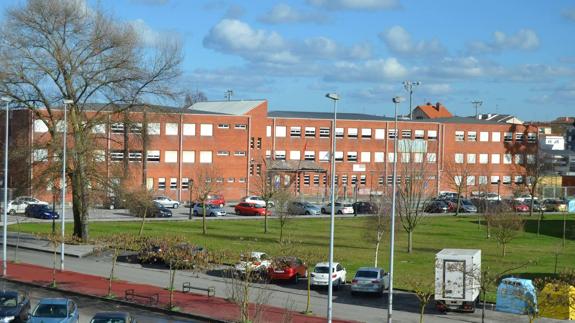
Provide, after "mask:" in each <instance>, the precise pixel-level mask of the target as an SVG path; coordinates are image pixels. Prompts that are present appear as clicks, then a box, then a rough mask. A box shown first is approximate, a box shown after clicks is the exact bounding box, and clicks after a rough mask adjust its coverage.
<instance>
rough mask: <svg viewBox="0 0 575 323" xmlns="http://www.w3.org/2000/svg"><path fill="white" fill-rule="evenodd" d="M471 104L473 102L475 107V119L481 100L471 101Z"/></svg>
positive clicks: (481, 103)
mask: <svg viewBox="0 0 575 323" xmlns="http://www.w3.org/2000/svg"><path fill="white" fill-rule="evenodd" d="M471 104H473V106H474V107H475V119H477V118H478V117H479V113H478V111H479V107H480V106H482V105H483V101H478V100H475V101H472V102H471Z"/></svg>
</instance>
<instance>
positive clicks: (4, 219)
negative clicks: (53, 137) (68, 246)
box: [2, 96, 12, 277]
mask: <svg viewBox="0 0 575 323" xmlns="http://www.w3.org/2000/svg"><path fill="white" fill-rule="evenodd" d="M2 101H4V102H6V110H5V111H6V123H5V124H4V127H5V128H4V130H5V131H4V213H3V214H2V276H4V277H6V262H7V259H6V257H7V256H6V252H7V251H6V244H7V240H8V238H7V235H8V118H9V116H8V105H9V104H10V102H12V98H10V97H7V96H3V97H2Z"/></svg>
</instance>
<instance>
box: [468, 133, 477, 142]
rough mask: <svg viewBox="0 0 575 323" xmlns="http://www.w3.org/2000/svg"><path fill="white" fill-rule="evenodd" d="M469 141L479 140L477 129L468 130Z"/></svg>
mask: <svg viewBox="0 0 575 323" xmlns="http://www.w3.org/2000/svg"><path fill="white" fill-rule="evenodd" d="M467 141H477V132H476V131H468V132H467Z"/></svg>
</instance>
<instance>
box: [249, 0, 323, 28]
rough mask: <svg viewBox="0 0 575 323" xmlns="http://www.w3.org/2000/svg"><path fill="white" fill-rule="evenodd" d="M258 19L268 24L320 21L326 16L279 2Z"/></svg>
mask: <svg viewBox="0 0 575 323" xmlns="http://www.w3.org/2000/svg"><path fill="white" fill-rule="evenodd" d="M259 20H260V21H261V22H264V23H268V24H287V23H299V22H311V23H322V22H325V21H326V20H327V17H326V16H323V15H320V14H316V13H311V12H302V11H299V10H297V9H295V8H293V7H291V6H290V5H287V4H285V3H279V4H277V5H275V6H274V7H273V8H272V9H271V10H270V11H269V12H267V13H266V14H264V15H263V16H262V17H260V18H259Z"/></svg>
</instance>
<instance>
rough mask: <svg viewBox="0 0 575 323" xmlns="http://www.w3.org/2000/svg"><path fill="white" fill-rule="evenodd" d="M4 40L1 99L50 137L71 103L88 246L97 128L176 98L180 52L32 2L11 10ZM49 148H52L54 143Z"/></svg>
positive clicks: (94, 17)
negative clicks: (107, 117) (152, 102)
mask: <svg viewBox="0 0 575 323" xmlns="http://www.w3.org/2000/svg"><path fill="white" fill-rule="evenodd" d="M0 33H1V37H0V38H1V39H2V41H0V70H2V72H3V74H4V78H3V82H2V83H0V92H3V93H4V94H5V95H7V96H9V97H11V98H12V99H14V100H15V101H16V102H17V103H18V104H19V105H20V106H22V107H25V108H27V109H29V110H30V111H31V112H32V114H33V115H34V116H35V118H37V119H39V120H42V122H44V124H45V125H46V126H47V128H48V133H49V135H50V137H51V138H55V137H56V132H57V129H56V128H57V127H56V124H57V121H58V120H59V119H61V116H62V114H61V111H62V110H61V107H62V103H63V101H62V100H63V99H66V100H71V101H72V103H71V104H67V105H66V108H67V110H68V111H67V112H68V115H69V124H68V130H69V132H68V133H67V135H68V136H69V137H70V139H71V140H70V146H69V147H68V148H67V149H68V150H69V154H68V157H69V159H70V161H69V162H68V163H67V169H66V174H67V175H68V178H69V179H70V183H71V190H72V202H73V213H74V235H75V236H77V237H79V238H81V239H82V240H83V241H87V240H88V237H89V232H88V223H89V213H88V209H89V206H90V185H91V184H92V179H93V178H91V176H92V174H93V172H92V170H91V161H92V160H94V156H93V155H94V145H93V142H94V134H93V131H92V129H94V127H95V126H96V125H98V124H101V123H103V120H104V117H103V115H104V114H106V113H107V112H106V111H109V110H112V111H114V112H117V113H121V112H122V111H124V110H127V109H130V108H131V107H133V106H134V105H136V104H138V103H139V102H141V101H143V100H146V99H149V98H152V97H154V98H160V99H164V98H168V99H169V98H172V97H173V95H172V89H173V86H172V81H174V80H175V79H176V77H177V76H179V74H180V69H179V66H180V62H181V60H182V55H181V51H180V46H179V44H177V43H176V42H175V41H173V40H165V41H163V42H161V43H158V44H157V45H153V46H152V45H146V44H144V42H143V41H142V39H141V37H140V36H139V35H138V32H137V31H136V30H135V29H134V28H133V27H132V26H131V25H129V24H127V23H121V22H118V21H114V20H112V19H111V18H109V17H108V15H106V14H105V13H104V12H102V11H101V10H99V9H94V8H89V7H86V6H85V4H84V3H83V2H80V1H73V0H28V1H27V2H26V3H25V4H24V5H22V6H18V7H13V8H11V9H8V10H7V11H6V15H5V19H4V22H3V24H2V28H1V32H0ZM94 102H100V103H102V104H100V105H94V104H93V103H94ZM88 112H90V113H88ZM47 146H48V147H49V148H50V147H52V146H51V142H50V141H49V142H48V143H47ZM49 151H57V150H56V149H55V148H52V149H49Z"/></svg>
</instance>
